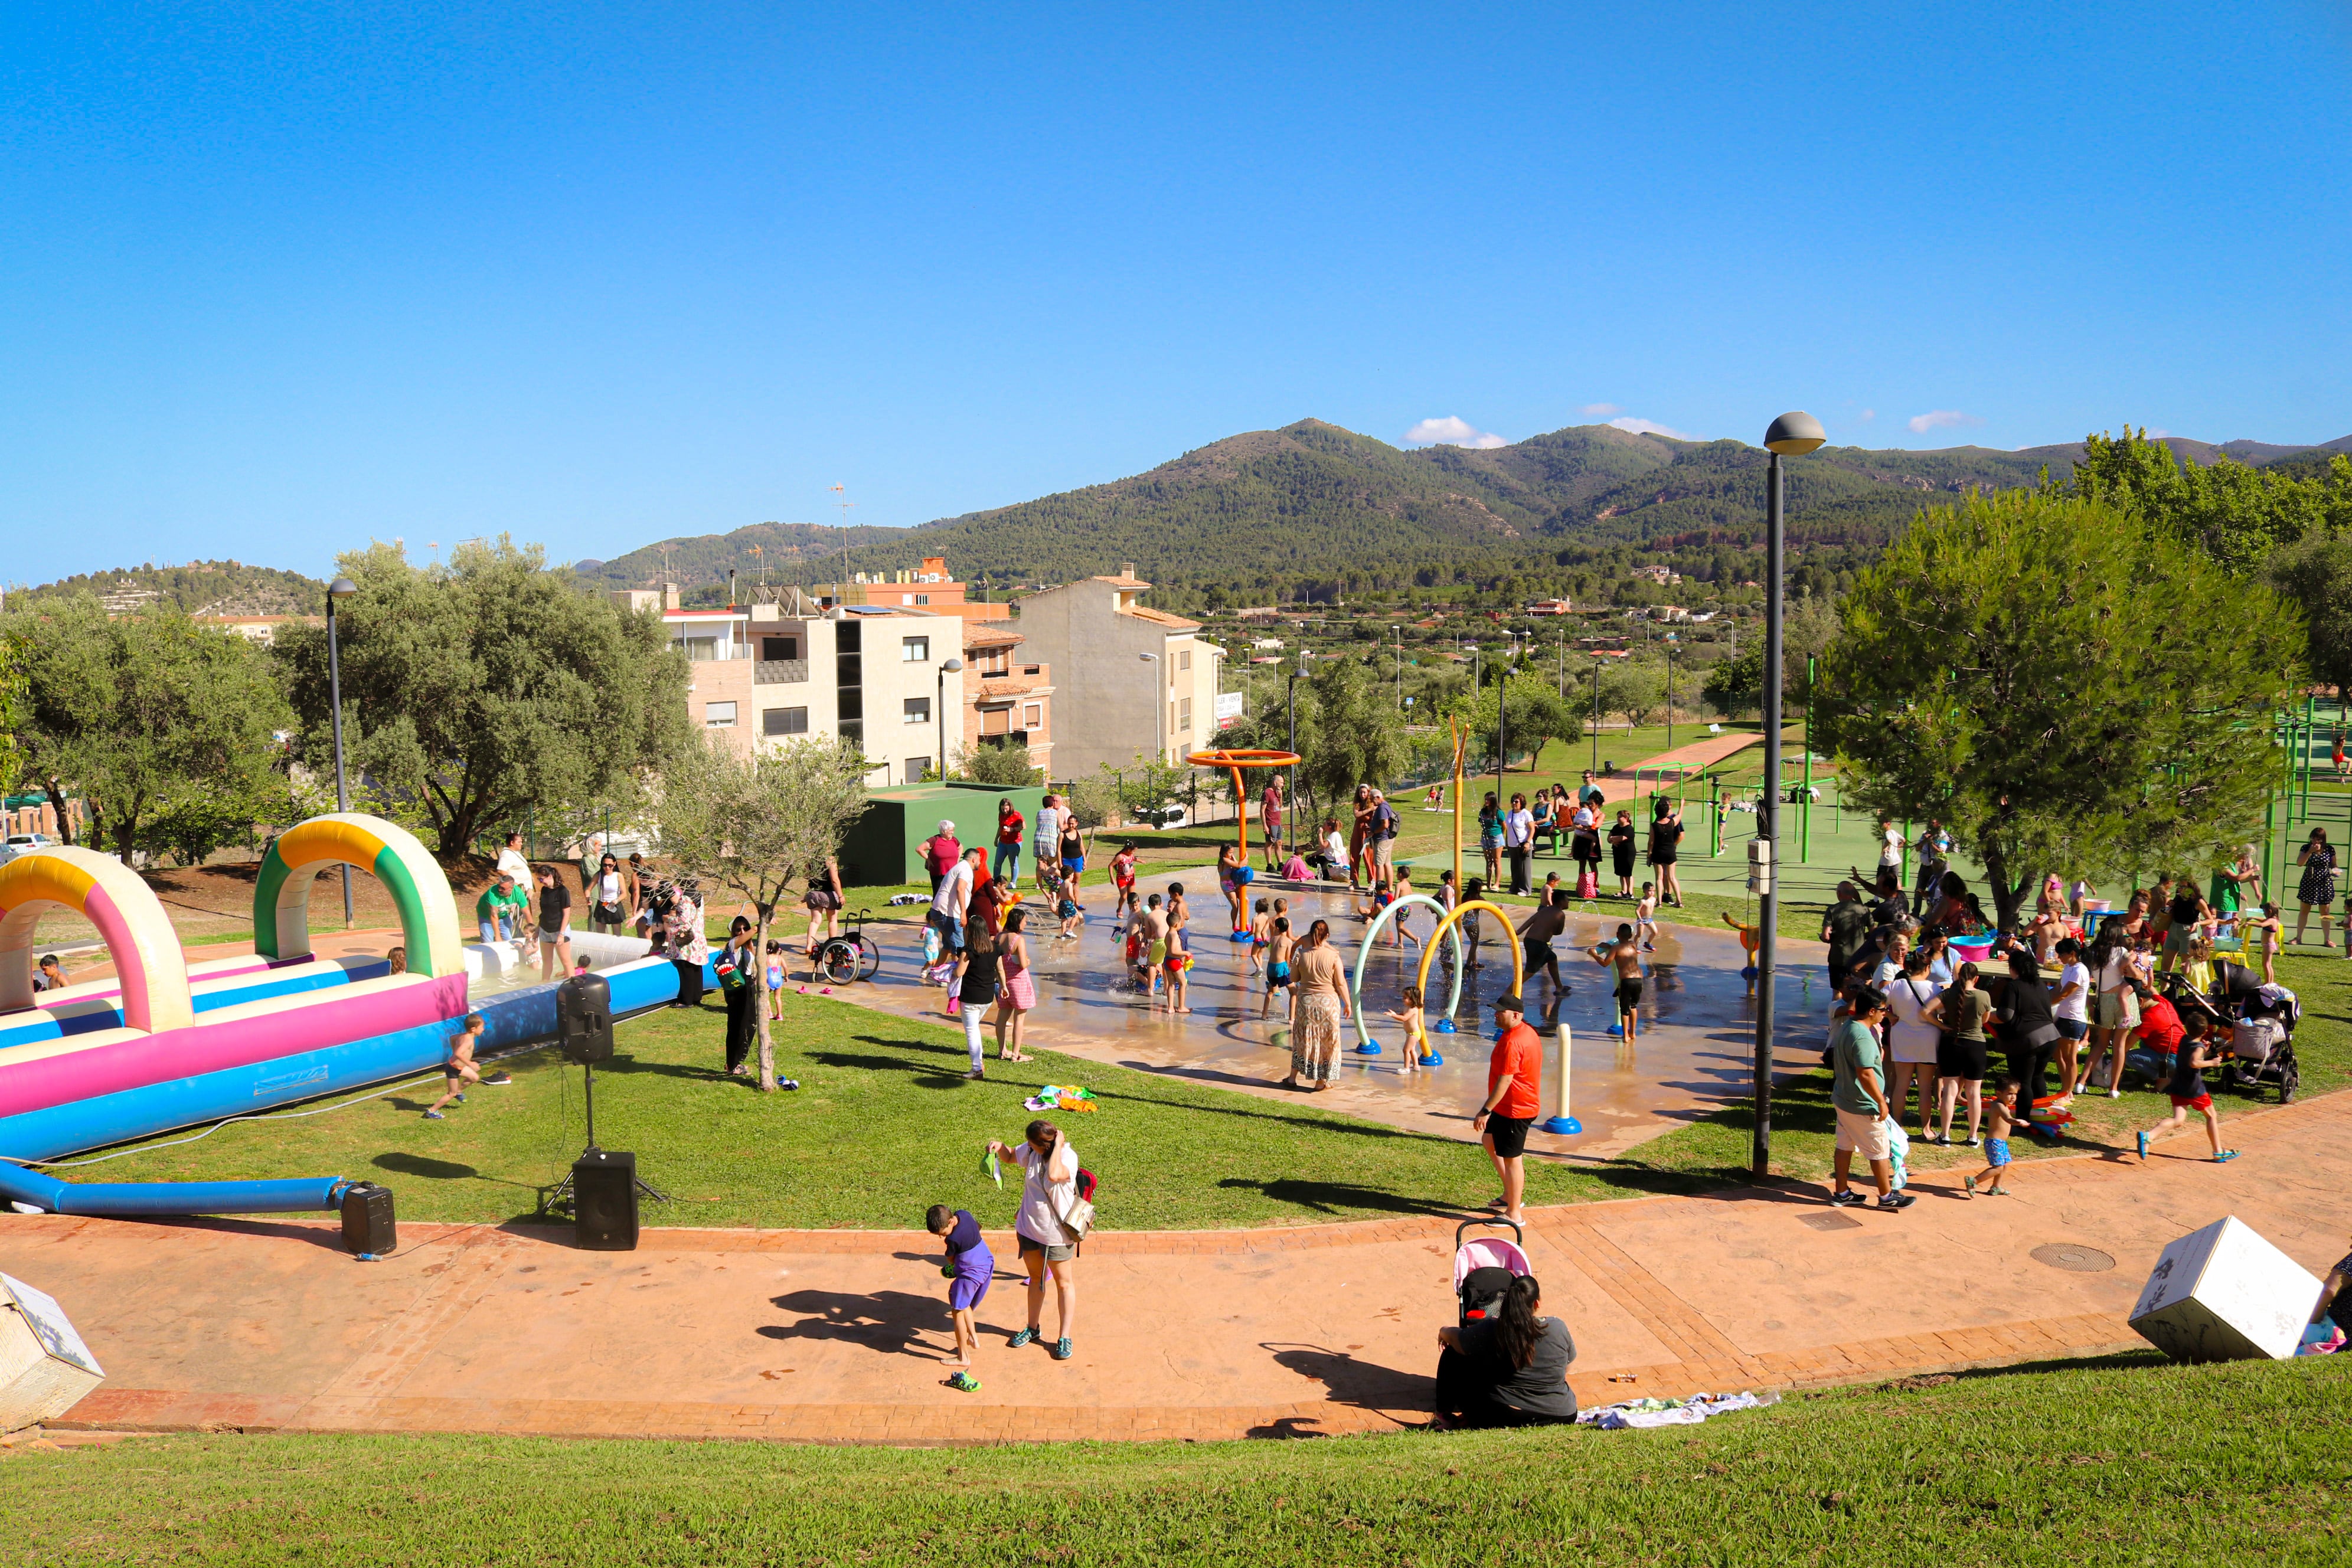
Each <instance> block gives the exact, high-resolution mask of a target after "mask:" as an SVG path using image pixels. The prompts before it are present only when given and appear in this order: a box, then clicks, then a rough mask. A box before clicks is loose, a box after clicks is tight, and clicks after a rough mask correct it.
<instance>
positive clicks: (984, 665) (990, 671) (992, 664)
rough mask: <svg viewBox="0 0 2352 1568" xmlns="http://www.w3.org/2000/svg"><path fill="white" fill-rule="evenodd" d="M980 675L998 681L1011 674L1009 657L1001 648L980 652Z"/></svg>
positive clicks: (1011, 667)
mask: <svg viewBox="0 0 2352 1568" xmlns="http://www.w3.org/2000/svg"><path fill="white" fill-rule="evenodd" d="M980 673H981V674H982V675H986V676H992V677H995V678H998V679H1003V677H1005V676H1007V675H1010V674H1012V673H1013V666H1012V663H1011V656H1010V655H1008V654H1007V653H1005V651H1004V650H1003V648H997V649H994V650H992V651H984V652H982V654H981V656H980Z"/></svg>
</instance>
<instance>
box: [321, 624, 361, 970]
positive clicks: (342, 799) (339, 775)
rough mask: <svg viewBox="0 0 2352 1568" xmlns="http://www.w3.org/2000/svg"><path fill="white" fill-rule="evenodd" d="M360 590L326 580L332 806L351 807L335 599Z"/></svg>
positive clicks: (346, 912) (348, 876)
mask: <svg viewBox="0 0 2352 1568" xmlns="http://www.w3.org/2000/svg"><path fill="white" fill-rule="evenodd" d="M359 591H360V585H359V584H357V583H354V582H352V580H351V579H350V578H349V577H338V578H336V579H335V580H334V581H333V582H331V583H330V584H327V700H328V701H329V702H331V704H333V706H334V710H335V809H336V810H337V811H349V810H351V808H352V795H351V791H350V789H349V788H348V787H346V785H345V784H344V783H343V659H342V652H341V649H340V648H339V647H336V644H335V602H336V601H337V600H338V599H348V598H350V597H351V596H352V595H353V594H356V593H358V592H359ZM343 929H344V930H345V931H349V930H351V929H352V868H351V867H350V866H348V865H346V866H345V867H344V868H343Z"/></svg>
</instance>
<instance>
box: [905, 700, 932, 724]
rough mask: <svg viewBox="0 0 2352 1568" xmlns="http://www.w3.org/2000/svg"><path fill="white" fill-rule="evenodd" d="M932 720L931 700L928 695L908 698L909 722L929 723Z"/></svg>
mask: <svg viewBox="0 0 2352 1568" xmlns="http://www.w3.org/2000/svg"><path fill="white" fill-rule="evenodd" d="M930 721H931V700H930V699H929V698H928V697H909V698H908V699H907V722H908V723H909V724H928V723H929V722H930Z"/></svg>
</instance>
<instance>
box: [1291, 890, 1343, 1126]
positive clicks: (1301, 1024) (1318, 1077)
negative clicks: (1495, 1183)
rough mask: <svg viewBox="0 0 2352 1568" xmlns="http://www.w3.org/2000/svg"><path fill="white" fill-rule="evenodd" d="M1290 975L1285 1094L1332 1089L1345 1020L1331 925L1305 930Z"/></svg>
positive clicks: (1321, 923)
mask: <svg viewBox="0 0 2352 1568" xmlns="http://www.w3.org/2000/svg"><path fill="white" fill-rule="evenodd" d="M1290 973H1291V976H1292V981H1293V989H1294V990H1295V991H1296V993H1297V1005H1296V1011H1295V1014H1294V1016H1293V1018H1292V1021H1291V1026H1290V1076H1289V1077H1288V1078H1287V1079H1284V1080H1283V1088H1285V1089H1300V1088H1304V1087H1306V1086H1307V1085H1310V1084H1311V1085H1313V1086H1314V1088H1315V1089H1317V1090H1318V1091H1319V1090H1322V1089H1328V1088H1330V1087H1331V1074H1332V1071H1333V1069H1334V1068H1336V1067H1337V1066H1338V1064H1339V1025H1340V1023H1341V1021H1342V1020H1344V1019H1345V1018H1346V1017H1347V1016H1349V1015H1348V975H1347V970H1346V967H1345V966H1344V965H1343V964H1341V963H1340V962H1339V953H1337V952H1334V951H1333V950H1332V947H1331V922H1330V921H1316V922H1315V923H1314V924H1313V925H1311V926H1309V927H1308V928H1307V940H1306V942H1304V943H1303V944H1301V945H1300V947H1299V949H1298V951H1297V952H1296V953H1294V954H1292V955H1291V960H1290Z"/></svg>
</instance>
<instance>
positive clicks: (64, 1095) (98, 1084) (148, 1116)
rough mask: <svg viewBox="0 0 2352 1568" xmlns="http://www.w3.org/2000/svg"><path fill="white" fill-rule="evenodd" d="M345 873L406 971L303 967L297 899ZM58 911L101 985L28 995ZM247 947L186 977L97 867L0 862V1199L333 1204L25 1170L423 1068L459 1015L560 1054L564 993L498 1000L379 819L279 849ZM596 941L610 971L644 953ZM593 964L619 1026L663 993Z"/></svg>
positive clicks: (416, 847) (404, 836)
mask: <svg viewBox="0 0 2352 1568" xmlns="http://www.w3.org/2000/svg"><path fill="white" fill-rule="evenodd" d="M339 866H352V867H355V868H358V869H360V870H362V871H365V872H367V873H369V874H370V875H372V876H373V877H374V878H375V879H377V880H378V881H379V882H380V883H382V884H383V888H384V890H385V891H386V892H387V893H389V894H390V895H391V898H392V902H393V906H394V909H395V910H397V911H398V913H399V916H400V928H401V942H402V946H403V948H404V959H405V972H404V973H397V974H395V973H393V972H392V964H391V963H390V961H389V959H388V958H387V957H384V956H374V955H371V956H365V957H356V958H341V959H322V958H320V957H318V956H316V955H314V954H313V953H312V952H311V950H310V889H312V887H313V886H314V885H315V884H316V881H317V878H318V875H319V873H320V872H321V871H325V870H328V869H330V868H334V867H339ZM52 910H66V911H68V912H70V913H73V914H78V915H80V916H81V917H82V918H84V919H85V920H87V921H89V923H90V924H91V925H93V926H95V927H96V928H97V929H98V934H99V937H100V940H101V941H102V942H104V943H105V945H106V949H107V952H108V953H109V954H110V956H111V957H112V959H113V961H114V977H113V978H112V979H110V980H100V981H93V982H90V983H89V984H80V985H68V986H66V987H64V988H62V989H59V990H54V991H45V992H35V991H34V989H33V973H34V963H35V942H34V936H35V931H36V927H37V924H38V922H39V921H40V919H41V917H42V916H43V915H44V914H47V913H48V912H50V911H52ZM253 930H254V952H252V953H251V954H250V955H248V956H243V957H236V958H227V959H218V960H215V961H212V962H210V963H200V964H196V965H194V966H191V965H190V964H189V963H188V962H187V959H186V955H185V953H184V952H183V951H182V950H181V947H180V942H179V938H178V936H177V935H176V934H175V933H174V932H173V929H172V922H171V921H170V919H169V917H168V916H166V915H165V913H164V912H163V905H162V903H161V902H159V901H158V900H157V899H156V897H155V895H154V893H153V891H152V889H149V888H148V886H147V884H146V883H145V882H144V881H143V880H142V879H141V878H140V877H139V876H138V874H137V873H136V872H134V871H132V870H131V869H130V868H128V867H126V866H124V865H123V864H122V863H121V861H119V860H116V859H114V858H112V857H110V856H105V855H100V854H96V853H93V852H92V851H90V850H88V849H78V848H70V847H64V848H46V849H37V850H33V851H31V852H29V853H26V854H22V855H19V856H18V857H16V858H15V859H13V860H11V861H9V862H8V863H7V864H6V865H5V866H0V1203H14V1204H16V1205H20V1206H24V1207H28V1208H38V1209H43V1210H47V1211H48V1212H51V1213H56V1214H117V1215H134V1214H135V1215H165V1214H262V1213H279V1212H285V1211H289V1210H296V1209H324V1208H333V1207H336V1206H338V1205H340V1204H341V1200H342V1195H343V1194H344V1193H345V1192H346V1191H347V1190H348V1189H349V1188H350V1187H352V1183H351V1182H349V1181H346V1180H344V1179H343V1178H341V1177H340V1176H335V1177H320V1178H316V1179H304V1180H299V1181H270V1182H183V1183H112V1184H99V1183H89V1184H80V1183H68V1182H64V1181H60V1180H58V1178H57V1177H54V1176H49V1175H46V1174H43V1173H38V1172H37V1171H32V1170H28V1169H26V1168H25V1167H26V1165H28V1164H37V1163H42V1162H44V1161H50V1160H56V1159H58V1158H60V1157H62V1156H64V1155H67V1154H69V1153H73V1152H78V1151H81V1150H86V1149H94V1148H98V1147H100V1146H102V1145H105V1144H110V1143H120V1142H126V1141H128V1140H132V1139H139V1138H146V1137H151V1136H152V1135H154V1134H156V1133H159V1132H166V1131H172V1130H173V1129H175V1128H181V1127H189V1126H194V1125H197V1124H200V1123H205V1122H211V1121H220V1120H223V1119H224V1118H227V1117H233V1116H244V1115H250V1114H252V1113H254V1112H256V1111H263V1110H272V1109H274V1108H277V1107H280V1106H285V1105H289V1104H292V1103H294V1102H296V1101H299V1100H310V1099H314V1098H316V1097H318V1096H320V1095H325V1094H333V1093H338V1092H341V1091H344V1090H348V1089H362V1088H365V1087H366V1086H368V1085H371V1084H377V1083H383V1082H385V1081H387V1080H389V1079H395V1078H401V1077H404V1076H407V1075H411V1074H415V1073H417V1072H421V1071H425V1070H428V1069H430V1068H435V1067H437V1066H439V1065H440V1064H441V1063H442V1062H443V1061H445V1060H446V1058H447V1042H448V1037H449V1036H450V1035H452V1034H453V1033H455V1032H456V1031H457V1028H458V1027H459V1025H458V1023H457V1020H459V1019H462V1018H463V1017H464V1016H466V1015H467V1013H468V1012H478V1013H479V1014H481V1015H482V1018H483V1022H484V1025H485V1026H486V1027H485V1033H484V1040H483V1048H484V1049H485V1050H486V1051H488V1050H495V1049H499V1048H503V1047H511V1046H520V1045H532V1044H537V1043H540V1042H542V1041H545V1040H550V1039H552V1038H553V1037H555V1032H556V1011H555V1007H556V987H557V984H558V983H554V982H551V983H548V984H538V985H524V986H520V987H501V986H500V985H499V967H500V966H499V963H497V962H495V955H494V954H493V952H492V951H491V950H489V949H487V948H482V947H478V946H475V947H469V945H468V944H467V942H466V941H465V936H464V931H463V929H462V928H461V927H460V925H459V924H458V914H457V900H456V899H455V898H454V897H453V896H452V894H451V892H450V889H449V882H448V879H447V878H446V877H445V876H444V875H443V874H442V871H441V868H440V867H439V866H438V865H436V863H435V861H434V859H433V857H432V856H431V855H430V854H428V853H427V852H426V851H425V847H424V846H423V845H422V844H420V843H419V842H417V840H416V838H415V836H414V835H413V834H410V833H409V832H408V831H407V830H405V829H404V828H402V827H400V826H397V825H395V824H394V823H390V822H386V821H384V820H383V819H382V818H380V817H373V816H362V815H359V814H356V813H348V812H344V813H336V814H334V815H332V816H319V817H313V818H311V819H310V821H308V822H304V823H302V824H300V825H299V826H295V827H292V828H289V829H288V830H287V831H286V832H285V833H283V834H281V835H280V836H279V837H278V839H277V841H276V842H275V843H274V844H273V845H271V847H270V849H269V853H268V857H267V858H265V859H264V860H263V862H262V864H261V868H260V871H259V874H258V876H257V879H256V881H255V885H254V894H253ZM600 945H607V946H612V947H615V948H617V949H618V950H619V952H620V954H622V955H625V954H629V953H633V952H642V951H643V949H644V945H645V944H644V943H642V942H635V943H621V942H617V941H616V939H612V938H605V939H601V943H600ZM486 960H488V961H489V962H486ZM600 968H601V973H602V974H603V976H604V980H605V982H606V983H607V984H608V985H609V986H610V987H611V992H612V1014H613V1016H614V1018H616V1019H619V1018H625V1017H629V1016H635V1015H636V1014H640V1013H644V1012H647V1011H649V1010H651V1009H653V1008H656V1007H660V1006H665V1005H668V1004H669V1003H671V1002H674V1001H677V999H678V997H679V994H680V989H681V975H680V971H679V967H678V966H677V965H676V964H674V963H670V962H669V961H668V960H667V959H665V958H651V957H634V956H623V957H622V961H621V962H618V963H613V964H612V965H611V966H610V967H601V966H600ZM706 978H707V976H706Z"/></svg>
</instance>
